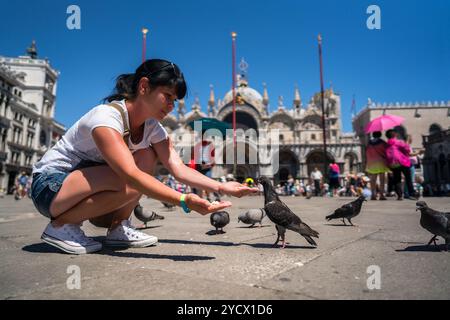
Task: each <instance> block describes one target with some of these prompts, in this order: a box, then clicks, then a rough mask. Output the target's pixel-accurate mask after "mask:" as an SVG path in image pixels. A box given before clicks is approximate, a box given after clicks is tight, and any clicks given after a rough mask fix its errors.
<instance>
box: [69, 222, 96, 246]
mask: <svg viewBox="0 0 450 320" xmlns="http://www.w3.org/2000/svg"><path fill="white" fill-rule="evenodd" d="M67 228H68V230H69V231H70V232H71V233H73V234H74V235H75V236H72V237H73V238H74V239H76V240H78V241H80V242H82V243H87V242H89V241H90V240H91V239H90V238H88V237H87V236H86V234H85V233H84V231H83V230H82V229H81V228H80V225H77V224H68V225H67Z"/></svg>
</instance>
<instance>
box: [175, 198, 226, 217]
mask: <svg viewBox="0 0 450 320" xmlns="http://www.w3.org/2000/svg"><path fill="white" fill-rule="evenodd" d="M184 201H185V202H186V205H187V206H188V208H189V209H191V210H194V211H197V212H198V213H200V214H201V215H206V214H209V213H213V212H216V211H219V210H222V209H225V208H228V207H231V202H229V201H221V202H218V203H215V202H213V203H211V202H209V201H208V200H205V199H202V198H200V197H199V196H198V195H196V194H194V193H189V194H187V195H186V198H185V200H184Z"/></svg>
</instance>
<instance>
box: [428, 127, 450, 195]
mask: <svg viewBox="0 0 450 320" xmlns="http://www.w3.org/2000/svg"><path fill="white" fill-rule="evenodd" d="M423 146H424V148H425V154H424V157H423V172H424V179H425V184H430V185H432V186H433V187H435V188H437V190H439V189H440V188H441V187H444V186H445V188H447V189H446V191H447V192H449V191H450V189H449V188H450V129H447V130H436V131H434V132H431V133H430V135H425V136H423Z"/></svg>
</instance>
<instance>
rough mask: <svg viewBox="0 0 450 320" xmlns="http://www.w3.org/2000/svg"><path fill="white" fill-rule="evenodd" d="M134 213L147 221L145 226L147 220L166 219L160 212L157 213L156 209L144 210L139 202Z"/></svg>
mask: <svg viewBox="0 0 450 320" xmlns="http://www.w3.org/2000/svg"><path fill="white" fill-rule="evenodd" d="M134 215H135V217H136V218H137V219H138V220H140V221H142V222H144V223H145V228H147V222H149V221H152V220H156V219H159V220H162V219H164V217H163V216H160V215H159V214H157V213H156V212H154V211H151V212H150V211H147V210H144V208H143V207H142V206H141V205H140V204H139V203H138V205H137V206H136V207H135V208H134Z"/></svg>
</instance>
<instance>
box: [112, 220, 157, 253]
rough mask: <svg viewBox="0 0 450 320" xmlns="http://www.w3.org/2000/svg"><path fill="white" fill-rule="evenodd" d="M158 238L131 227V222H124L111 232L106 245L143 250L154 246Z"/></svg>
mask: <svg viewBox="0 0 450 320" xmlns="http://www.w3.org/2000/svg"><path fill="white" fill-rule="evenodd" d="M157 242H158V238H157V237H155V236H150V235H148V234H146V233H143V232H140V231H138V230H136V229H135V228H133V227H132V226H131V223H130V221H129V220H123V221H122V222H121V224H120V225H119V226H118V227H117V228H115V229H114V230H109V231H108V234H107V235H106V239H105V241H104V244H106V245H109V246H119V247H132V248H143V247H148V246H151V245H154V244H156V243H157Z"/></svg>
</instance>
